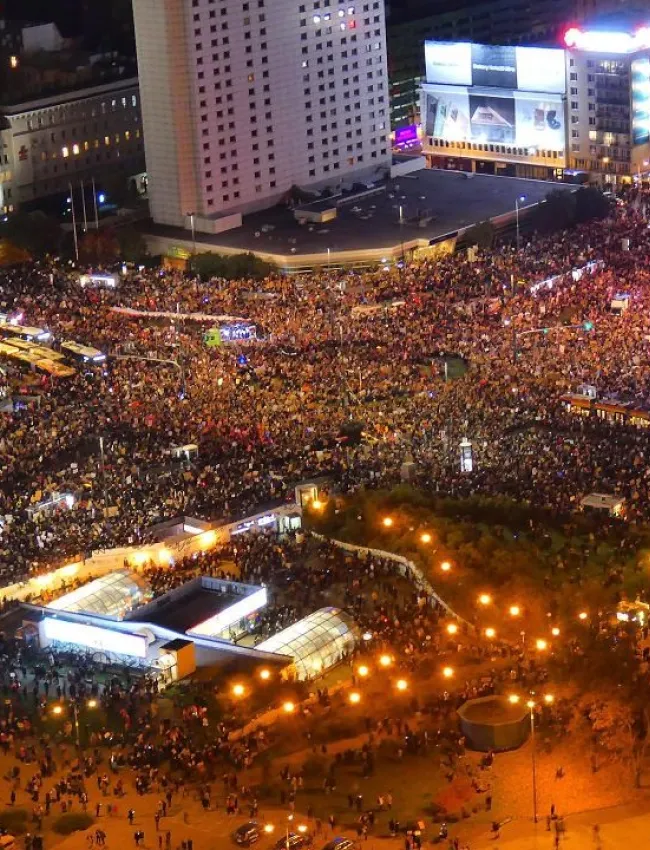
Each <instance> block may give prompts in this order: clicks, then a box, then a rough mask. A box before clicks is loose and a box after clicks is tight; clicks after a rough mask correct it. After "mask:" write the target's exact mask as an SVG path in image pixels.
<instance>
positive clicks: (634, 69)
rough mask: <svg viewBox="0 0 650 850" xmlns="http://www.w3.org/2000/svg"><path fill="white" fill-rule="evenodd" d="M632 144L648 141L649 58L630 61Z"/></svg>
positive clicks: (649, 136) (642, 57)
mask: <svg viewBox="0 0 650 850" xmlns="http://www.w3.org/2000/svg"><path fill="white" fill-rule="evenodd" d="M631 76H632V144H634V145H644V144H645V143H646V142H649V141H650V58H649V57H648V56H639V57H638V58H636V59H634V60H632V64H631Z"/></svg>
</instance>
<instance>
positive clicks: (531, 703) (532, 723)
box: [527, 699, 537, 823]
mask: <svg viewBox="0 0 650 850" xmlns="http://www.w3.org/2000/svg"><path fill="white" fill-rule="evenodd" d="M527 704H528V708H529V709H530V741H531V744H532V756H533V823H537V760H536V746H535V703H534V701H533V700H532V699H531V700H528V703H527Z"/></svg>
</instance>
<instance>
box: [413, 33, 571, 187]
mask: <svg viewBox="0 0 650 850" xmlns="http://www.w3.org/2000/svg"><path fill="white" fill-rule="evenodd" d="M424 53H425V69H426V70H425V74H426V82H425V83H423V84H422V86H421V94H420V98H421V99H420V112H421V116H420V117H421V123H422V130H421V134H422V140H423V152H424V153H425V154H426V157H427V161H428V164H429V165H430V166H433V167H440V168H456V169H459V170H463V171H476V172H480V173H484V174H502V175H506V176H517V177H527V178H535V179H542V180H546V179H554V178H559V177H561V176H562V174H563V170H564V168H565V167H566V165H567V126H566V99H565V94H566V69H565V56H564V51H563V50H562V49H556V48H548V47H515V46H504V45H500V46H497V45H486V44H474V43H471V42H441V41H427V42H426V43H425V46H424Z"/></svg>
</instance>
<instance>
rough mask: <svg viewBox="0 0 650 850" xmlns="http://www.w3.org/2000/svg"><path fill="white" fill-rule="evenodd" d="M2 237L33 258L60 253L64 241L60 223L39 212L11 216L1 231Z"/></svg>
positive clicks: (18, 213)
mask: <svg viewBox="0 0 650 850" xmlns="http://www.w3.org/2000/svg"><path fill="white" fill-rule="evenodd" d="M0 237H1V238H5V239H7V240H8V241H9V242H11V243H12V244H13V245H15V246H16V247H17V248H22V249H23V250H25V251H28V252H29V253H30V254H31V255H32V256H33V257H42V256H44V255H45V254H55V253H57V252H58V250H59V248H60V246H61V242H62V240H63V229H62V228H61V225H60V224H59V222H58V221H57V220H56V219H55V218H52V217H51V216H48V215H45V213H43V212H40V211H39V210H37V211H35V212H30V213H23V212H17V213H13V215H10V216H9V218H8V220H7V221H6V222H5V223H4V224H3V225H2V227H1V229H0Z"/></svg>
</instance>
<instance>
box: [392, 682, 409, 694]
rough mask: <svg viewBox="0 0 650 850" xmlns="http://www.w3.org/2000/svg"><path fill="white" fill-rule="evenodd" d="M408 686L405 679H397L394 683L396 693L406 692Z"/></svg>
mask: <svg viewBox="0 0 650 850" xmlns="http://www.w3.org/2000/svg"><path fill="white" fill-rule="evenodd" d="M408 686H409V683H408V682H407V681H406V679H398V680H397V681H396V682H395V687H396V688H397V690H398V691H406V690H408Z"/></svg>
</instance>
